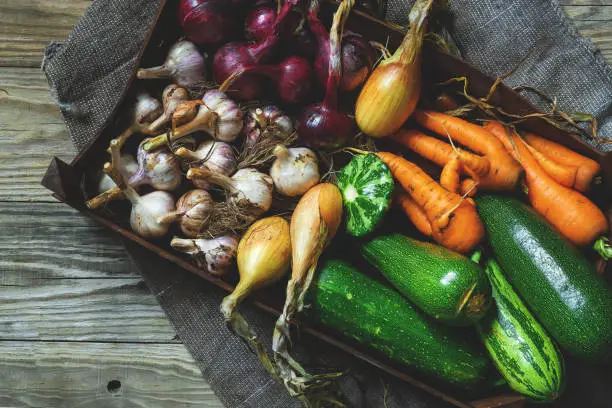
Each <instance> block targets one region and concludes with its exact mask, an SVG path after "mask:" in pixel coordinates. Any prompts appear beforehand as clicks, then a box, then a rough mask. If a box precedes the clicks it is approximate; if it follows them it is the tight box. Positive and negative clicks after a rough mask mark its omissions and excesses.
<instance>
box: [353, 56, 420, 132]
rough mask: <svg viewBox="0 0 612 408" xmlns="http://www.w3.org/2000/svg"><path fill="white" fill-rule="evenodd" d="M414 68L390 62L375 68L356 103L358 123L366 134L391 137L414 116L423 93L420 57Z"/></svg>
mask: <svg viewBox="0 0 612 408" xmlns="http://www.w3.org/2000/svg"><path fill="white" fill-rule="evenodd" d="M412 68H413V69H410V67H407V66H406V65H404V64H400V63H390V64H385V65H383V66H379V67H378V68H376V69H375V70H374V72H373V73H372V75H371V76H370V78H369V79H368V81H367V82H366V83H365V85H364V86H363V88H362V90H361V93H360V94H359V98H358V99H357V104H356V105H355V118H356V120H357V125H358V126H359V128H360V129H361V130H362V131H363V132H364V133H365V134H367V135H368V136H372V137H387V136H390V135H392V134H393V133H395V132H397V131H398V130H399V128H400V127H401V126H402V125H403V124H404V123H405V122H406V120H407V119H408V118H409V117H410V115H412V113H413V112H414V109H415V108H416V105H417V103H418V101H419V97H420V94H421V67H420V60H419V61H416V62H415V64H413V65H412ZM398 84H402V86H398Z"/></svg>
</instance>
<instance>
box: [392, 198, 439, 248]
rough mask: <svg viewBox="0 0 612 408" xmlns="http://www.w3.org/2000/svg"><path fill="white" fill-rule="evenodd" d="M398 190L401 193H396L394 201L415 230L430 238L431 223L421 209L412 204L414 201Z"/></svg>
mask: <svg viewBox="0 0 612 408" xmlns="http://www.w3.org/2000/svg"><path fill="white" fill-rule="evenodd" d="M398 190H401V191H398V192H397V193H396V197H395V199H396V202H397V204H399V206H400V207H401V208H402V210H404V212H405V213H406V215H407V216H408V218H409V219H410V221H411V222H412V223H413V224H414V226H415V227H416V229H418V230H419V231H421V232H422V233H423V234H424V235H426V236H428V237H430V236H431V233H432V229H431V223H430V222H429V220H428V219H427V215H426V214H425V212H424V211H423V209H422V208H421V207H419V206H418V205H417V203H415V202H414V200H413V199H412V198H411V197H410V194H408V193H407V192H405V191H404V190H402V189H401V188H400V189H398Z"/></svg>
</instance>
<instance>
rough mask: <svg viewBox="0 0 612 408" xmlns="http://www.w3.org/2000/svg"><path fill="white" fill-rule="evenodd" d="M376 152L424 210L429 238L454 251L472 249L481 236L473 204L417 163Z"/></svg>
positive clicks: (479, 222) (479, 223)
mask: <svg viewBox="0 0 612 408" xmlns="http://www.w3.org/2000/svg"><path fill="white" fill-rule="evenodd" d="M376 155H377V156H378V157H379V158H380V159H381V160H382V161H383V162H384V163H385V164H386V165H387V166H388V167H389V169H390V170H391V174H392V175H393V177H394V178H395V179H396V180H397V181H398V182H399V184H400V185H401V186H402V187H403V188H404V190H406V192H407V193H408V194H410V197H411V198H412V199H413V200H414V202H415V203H416V204H417V205H418V206H419V207H420V208H421V209H422V210H423V212H424V213H425V215H426V216H427V219H428V220H429V223H430V224H431V227H432V233H431V236H432V238H433V239H434V240H435V241H436V242H438V243H440V244H442V245H444V246H445V247H447V248H449V249H452V250H455V251H457V252H463V253H465V252H468V251H470V250H472V249H473V248H474V247H475V246H476V245H477V244H478V243H479V242H480V241H481V240H482V238H483V237H484V227H483V225H482V222H481V220H480V217H479V216H478V212H477V211H476V208H475V207H474V206H473V205H472V204H470V203H469V202H468V201H467V200H465V199H463V198H462V197H461V196H459V195H458V194H456V193H452V192H450V191H447V190H446V189H444V188H443V187H442V186H441V185H440V184H438V183H437V182H436V181H435V180H434V179H432V178H431V177H430V176H429V175H427V174H426V173H425V172H424V171H423V170H422V169H421V168H420V167H419V166H417V165H415V164H414V163H411V162H409V161H408V160H406V159H404V158H403V157H400V156H396V155H394V154H393V153H388V152H378V153H376Z"/></svg>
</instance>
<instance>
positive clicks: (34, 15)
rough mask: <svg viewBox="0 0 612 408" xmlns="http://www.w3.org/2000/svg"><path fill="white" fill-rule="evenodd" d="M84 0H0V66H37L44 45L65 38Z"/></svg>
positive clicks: (83, 7)
mask: <svg viewBox="0 0 612 408" xmlns="http://www.w3.org/2000/svg"><path fill="white" fill-rule="evenodd" d="M90 3H91V1H87V0H62V1H45V0H19V1H2V2H0V66H18V67H37V66H40V63H41V59H42V53H43V50H44V48H45V46H46V45H47V44H48V43H49V42H50V41H52V40H63V39H65V38H66V37H67V36H68V34H69V33H70V31H71V30H72V27H73V26H74V24H75V23H76V21H77V20H78V19H79V18H80V17H81V16H82V15H83V11H84V10H85V8H86V7H87V6H88V5H89V4H90Z"/></svg>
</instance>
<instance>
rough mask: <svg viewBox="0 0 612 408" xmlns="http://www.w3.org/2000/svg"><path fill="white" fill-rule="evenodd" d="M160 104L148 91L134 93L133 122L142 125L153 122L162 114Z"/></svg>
mask: <svg viewBox="0 0 612 408" xmlns="http://www.w3.org/2000/svg"><path fill="white" fill-rule="evenodd" d="M162 111H163V109H162V105H161V103H159V101H158V100H157V99H155V98H154V97H152V96H151V95H149V94H148V93H144V92H142V93H139V94H138V95H136V103H135V104H134V122H133V123H134V124H136V125H144V124H148V123H151V122H153V121H154V120H155V119H157V118H158V117H159V116H160V115H161V114H162Z"/></svg>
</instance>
